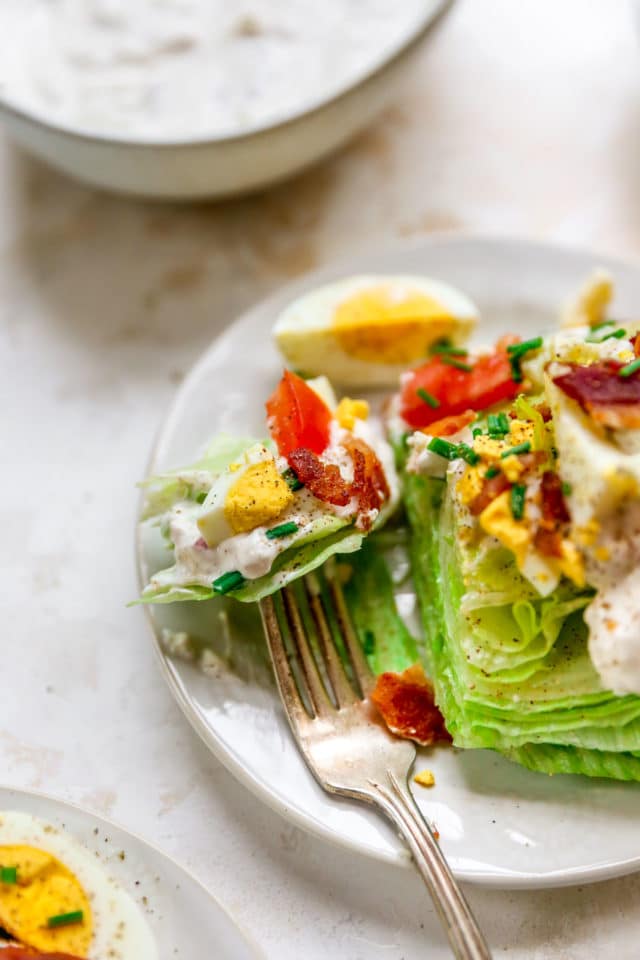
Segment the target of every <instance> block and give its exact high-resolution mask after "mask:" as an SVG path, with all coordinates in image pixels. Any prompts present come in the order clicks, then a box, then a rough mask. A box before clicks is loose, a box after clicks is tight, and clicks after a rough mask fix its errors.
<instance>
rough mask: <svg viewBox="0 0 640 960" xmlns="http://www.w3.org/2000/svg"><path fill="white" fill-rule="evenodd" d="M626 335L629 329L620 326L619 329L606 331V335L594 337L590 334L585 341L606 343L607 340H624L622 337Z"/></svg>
mask: <svg viewBox="0 0 640 960" xmlns="http://www.w3.org/2000/svg"><path fill="white" fill-rule="evenodd" d="M626 336H627V331H626V330H623V329H622V327H620V328H619V329H618V330H611V332H610V333H605V335H604V337H594V336H592V335H591V334H589V336H588V337H586V338H585V343H604V342H605V340H611V339H615V340H622V338H623V337H626Z"/></svg>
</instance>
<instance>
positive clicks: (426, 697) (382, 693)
mask: <svg viewBox="0 0 640 960" xmlns="http://www.w3.org/2000/svg"><path fill="white" fill-rule="evenodd" d="M371 699H372V701H373V703H374V704H375V706H376V707H377V708H378V710H379V711H380V713H381V714H382V718H383V720H384V722H385V723H386V725H387V726H388V728H389V730H390V731H391V733H395V734H396V736H398V737H404V738H405V739H406V740H415V741H416V743H419V744H421V745H422V746H423V747H428V746H429V745H430V744H432V743H435V742H436V740H445V741H447V742H451V736H450V735H449V733H448V732H447V729H446V727H445V725H444V718H443V716H442V714H441V713H440V711H439V710H438V708H437V706H436V704H435V699H434V693H433V686H432V684H431V683H430V682H429V680H428V679H427V678H426V676H425V673H424V670H423V669H422V667H421V666H420V664H418V663H416V664H414V665H413V666H412V667H409V668H408V669H407V670H405V671H404V673H382V674H380V676H379V677H378V679H377V681H376V685H375V687H374V690H373V693H372V694H371Z"/></svg>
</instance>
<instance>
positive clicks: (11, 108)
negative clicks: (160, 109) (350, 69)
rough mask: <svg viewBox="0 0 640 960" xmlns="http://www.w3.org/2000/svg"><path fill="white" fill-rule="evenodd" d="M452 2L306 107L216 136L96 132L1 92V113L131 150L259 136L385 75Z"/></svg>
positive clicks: (439, 3)
mask: <svg viewBox="0 0 640 960" xmlns="http://www.w3.org/2000/svg"><path fill="white" fill-rule="evenodd" d="M452 4H453V0H425V9H424V11H423V12H422V14H421V15H420V16H419V17H418V18H417V22H416V23H415V24H414V26H413V27H411V29H410V30H409V32H408V34H407V35H406V36H404V38H403V39H401V40H400V41H399V43H398V44H396V45H395V46H394V47H392V48H391V49H390V50H389V52H388V53H387V54H386V55H385V56H384V57H382V59H380V60H377V61H376V62H375V63H374V65H373V66H372V67H368V68H367V67H365V68H364V69H363V70H361V72H360V73H359V74H358V75H356V78H355V79H352V80H349V81H345V82H344V83H343V84H342V85H340V86H339V87H338V88H337V90H335V91H334V92H333V93H330V94H328V95H325V96H324V97H316V98H315V99H313V98H312V99H311V100H309V101H307V105H306V106H302V107H300V108H298V109H297V110H295V111H293V112H289V113H287V114H285V115H284V116H282V117H280V118H278V117H276V118H275V119H272V120H267V121H263V122H262V123H258V124H255V125H253V126H249V127H247V128H246V129H245V130H244V131H242V132H233V133H231V132H230V133H226V134H225V133H222V134H220V135H218V136H211V135H208V136H207V135H206V134H204V135H201V136H195V137H176V138H171V139H170V138H164V139H162V138H160V139H158V138H153V137H149V138H148V139H145V138H142V137H131V136H124V135H122V136H119V135H117V134H107V133H97V132H89V131H85V130H83V129H82V128H80V127H76V126H72V125H70V124H65V123H55V122H53V121H51V120H47V119H46V118H45V117H42V116H40V115H39V114H38V113H33V112H32V111H30V110H27V109H24V108H23V107H20V106H17V105H16V104H14V103H11V102H10V100H8V99H7V98H6V97H4V96H2V95H0V115H1V114H2V113H4V114H8V115H9V116H11V117H13V118H14V119H16V120H19V121H21V122H23V123H28V124H32V125H34V126H37V127H40V128H41V129H44V130H45V131H47V132H48V133H51V134H54V135H63V136H66V137H69V138H71V139H73V140H77V141H80V142H82V143H87V144H93V145H97V146H103V145H107V146H116V147H126V148H127V149H133V150H148V149H149V148H151V149H154V150H171V149H174V148H180V147H191V148H202V147H212V146H216V145H218V144H220V145H223V144H233V143H240V142H242V141H247V140H251V139H259V138H260V137H264V136H267V135H270V134H272V133H275V132H279V131H281V130H284V129H286V128H288V127H293V126H295V124H297V123H299V122H300V121H301V120H306V119H308V118H311V117H313V116H316V115H318V114H320V113H321V112H322V111H323V110H324V109H325V108H327V107H329V106H332V105H333V104H335V103H338V102H340V101H342V100H346V99H347V98H348V97H350V96H351V95H352V94H353V93H355V92H356V91H358V90H360V89H362V88H363V87H364V86H366V85H367V84H368V83H369V82H370V81H372V80H374V79H376V78H378V77H379V76H381V75H382V74H384V73H385V72H386V71H387V70H388V69H390V68H391V67H393V66H394V65H395V64H396V63H399V62H400V61H401V60H403V59H404V58H405V57H406V56H408V55H410V54H411V53H412V52H413V51H414V50H415V49H416V48H417V47H418V46H419V45H420V43H421V42H422V40H423V39H424V38H425V37H426V35H427V34H428V33H429V31H430V30H431V29H432V27H435V25H436V24H437V23H438V21H439V20H440V18H441V17H442V16H443V15H444V14H445V13H446V12H447V10H448V9H449V8H450V7H451V5H452Z"/></svg>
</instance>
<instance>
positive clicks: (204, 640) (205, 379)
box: [140, 236, 640, 887]
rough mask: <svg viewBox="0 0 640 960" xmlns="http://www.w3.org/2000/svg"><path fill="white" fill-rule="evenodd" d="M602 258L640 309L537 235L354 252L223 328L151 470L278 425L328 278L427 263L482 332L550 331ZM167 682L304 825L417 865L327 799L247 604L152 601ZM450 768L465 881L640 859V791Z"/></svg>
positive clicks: (587, 257)
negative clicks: (267, 417) (316, 294)
mask: <svg viewBox="0 0 640 960" xmlns="http://www.w3.org/2000/svg"><path fill="white" fill-rule="evenodd" d="M597 265H601V266H604V267H607V268H608V269H610V270H611V272H612V273H613V274H614V275H615V278H616V282H617V290H618V293H617V296H616V304H615V306H616V315H617V316H619V317H621V318H624V317H627V316H635V315H637V312H638V308H639V305H640V271H639V270H638V268H636V267H632V266H630V265H628V264H624V263H619V262H615V261H610V260H608V259H607V258H604V257H600V256H598V255H595V254H591V253H586V252H579V251H572V250H566V249H562V248H556V247H551V246H542V245H536V244H533V243H527V242H522V241H513V240H498V239H487V238H484V239H483V238H469V237H456V236H444V237H433V238H430V239H427V240H422V241H420V242H419V243H415V244H409V245H406V244H402V245H397V246H395V247H393V248H391V249H386V250H378V251H375V252H372V253H370V254H362V255H360V256H358V257H354V258H352V259H349V260H345V261H344V262H341V263H339V264H337V265H335V266H333V267H331V268H329V269H327V270H324V271H322V272H320V273H316V274H314V275H312V276H309V277H307V278H305V279H304V280H302V281H301V282H299V283H296V284H294V285H292V286H290V287H288V288H286V289H285V290H283V291H282V292H281V293H279V294H278V295H277V296H275V297H273V298H271V299H269V300H267V301H266V302H264V303H262V304H260V305H258V306H257V307H255V308H254V309H253V310H251V311H249V313H247V314H246V315H245V316H244V317H242V318H241V319H240V320H238V321H237V322H236V323H235V324H234V325H233V326H232V327H231V328H229V329H228V330H227V331H226V332H225V333H224V334H223V335H222V336H221V337H219V338H218V339H217V340H216V341H215V342H214V343H213V344H212V346H211V347H210V349H209V350H208V351H207V352H206V353H205V354H204V356H203V357H202V358H201V360H200V361H199V363H198V364H197V365H196V366H195V368H194V369H193V370H192V371H191V373H190V375H189V376H188V377H187V379H186V380H185V382H184V383H183V385H182V387H181V388H180V390H179V392H178V395H177V397H176V400H175V402H174V405H173V408H172V409H171V411H170V413H169V415H168V417H167V419H166V421H165V423H164V425H163V427H162V430H161V432H160V436H159V439H158V442H157V445H156V447H155V450H154V453H153V458H152V462H151V464H150V472H156V471H159V470H163V469H166V468H170V467H175V466H178V465H181V464H185V463H189V462H190V461H192V460H193V459H194V454H195V453H196V452H197V451H198V450H199V449H200V448H201V447H202V445H203V444H204V443H205V442H206V441H207V440H208V439H209V438H210V437H212V436H213V435H214V434H215V433H217V432H218V431H221V430H222V431H228V432H231V433H233V432H239V433H241V434H246V433H247V432H248V433H254V435H257V436H262V435H263V434H264V430H265V427H264V419H263V417H264V413H263V409H264V408H263V404H264V400H265V398H266V397H267V396H268V395H269V393H270V392H271V390H272V389H273V386H274V384H275V382H276V380H277V378H278V376H279V372H280V369H281V367H282V362H281V360H280V359H279V357H278V355H277V353H276V351H275V349H274V347H273V346H272V344H271V338H270V330H271V327H272V324H273V322H274V319H275V317H276V315H277V313H278V311H279V310H280V309H281V308H282V307H283V306H284V305H285V304H286V303H287V302H288V301H289V300H290V299H291V298H292V297H294V296H296V295H298V294H300V293H301V292H302V291H304V290H308V289H310V288H312V287H314V286H316V285H317V284H319V283H322V282H326V281H328V280H332V279H335V278H338V277H341V276H346V275H348V274H351V273H356V272H365V271H366V272H375V271H380V272H386V273H405V274H406V273H424V274H427V275H429V276H432V277H437V278H438V279H440V280H444V281H446V282H448V283H451V284H453V285H455V286H458V287H460V288H461V289H462V290H463V291H465V293H467V294H469V295H470V296H471V297H472V298H473V299H474V300H475V301H476V302H477V303H478V305H479V306H480V308H481V311H482V316H483V318H484V319H483V323H482V327H481V330H480V338H481V339H488V340H491V339H493V338H494V337H495V336H496V335H498V334H499V333H501V332H504V331H506V330H510V331H514V332H516V333H519V334H521V335H523V336H525V337H526V336H531V335H533V334H534V333H537V332H539V331H540V330H544V329H545V328H550V327H552V326H553V325H554V323H555V322H556V315H557V310H558V307H559V306H560V305H561V304H562V303H563V302H564V301H565V300H566V299H567V297H568V296H569V295H571V293H572V292H573V291H574V290H575V288H576V287H577V286H579V285H580V283H581V282H582V281H583V280H584V278H585V276H586V275H587V274H589V272H590V271H591V270H592V269H593V268H594V266H597ZM141 539H142V542H141V544H140V546H141V550H140V559H141V571H142V575H143V576H144V575H145V573H146V572H148V571H149V570H154V569H157V568H158V567H159V566H165V565H166V563H167V554H166V551H165V552H164V553H163V548H162V546H161V544H160V543H159V541H158V539H157V538H154V537H153V536H147V535H145V536H144V537H142V538H141ZM149 612H150V616H151V620H152V623H153V626H154V628H155V636H156V645H157V649H158V652H159V654H160V659H161V663H162V665H163V669H164V673H165V676H166V678H167V680H168V682H169V684H170V686H171V688H172V690H173V692H174V694H175V696H176V698H177V700H178V702H179V703H180V705H181V706H182V709H183V710H184V712H185V713H186V715H187V717H188V718H189V720H190V721H191V723H192V724H193V726H194V727H195V728H196V730H197V731H198V732H199V733H200V735H201V736H202V738H203V739H204V741H205V743H206V744H207V745H208V746H209V747H210V748H211V750H212V751H213V752H214V753H215V754H216V755H217V756H218V757H219V758H220V759H221V760H222V761H223V763H225V764H226V766H227V767H228V768H229V769H230V770H231V771H232V772H233V773H234V774H235V775H236V776H237V777H238V778H239V779H240V780H242V781H243V782H244V783H246V784H247V786H249V787H250V789H252V790H253V791H254V792H255V793H256V794H258V795H259V796H261V797H262V798H263V799H264V800H265V801H266V802H267V803H269V804H270V805H271V806H272V807H274V808H275V809H276V810H279V811H280V812H281V813H282V814H283V815H284V816H285V817H287V818H288V819H289V820H291V821H293V822H295V823H297V824H299V825H300V826H302V827H305V828H306V829H308V830H311V831H313V832H314V833H316V834H319V835H322V836H324V837H327V838H329V839H330V840H333V841H334V842H336V843H339V844H341V845H342V846H345V847H349V848H351V849H353V850H357V851H360V852H362V853H366V854H369V855H371V856H374V857H377V858H379V859H383V860H387V861H391V862H395V863H399V862H403V861H405V862H406V854H405V853H404V850H403V848H402V846H401V844H400V842H399V840H398V839H397V838H396V837H395V835H394V834H393V832H392V831H391V830H390V829H387V827H386V825H385V824H384V823H383V821H382V820H380V819H378V817H377V816H376V815H375V814H374V813H372V812H371V811H369V810H368V809H366V808H364V807H360V806H357V805H355V804H350V803H348V802H340V801H337V800H335V799H332V798H330V797H329V796H328V795H326V794H325V793H324V792H323V791H322V790H321V789H320V787H318V785H317V784H316V782H315V780H314V779H313V778H312V777H311V775H310V774H309V773H308V772H307V769H306V767H305V765H304V763H303V761H302V760H301V758H300V756H299V754H298V751H297V749H296V747H295V744H294V742H293V739H292V738H291V736H290V732H289V728H288V726H287V723H286V721H285V718H284V716H283V713H282V710H281V708H280V704H279V701H278V697H277V694H276V692H275V689H274V687H273V684H272V682H271V673H270V668H269V664H268V662H267V659H266V651H265V646H264V643H263V640H262V634H261V630H260V624H259V618H258V616H257V612H256V610H255V609H254V608H253V607H251V606H247V605H243V604H239V603H237V602H233V601H228V602H225V603H221V604H218V603H206V602H205V603H195V604H194V603H192V604H173V605H169V606H158V607H155V608H153V610H150V611H149ZM166 628H169V629H174V630H176V629H177V630H186V631H189V633H190V634H192V635H193V636H194V637H196V638H198V641H197V643H196V646H197V648H198V649H197V653H198V654H201V656H200V661H199V664H196V663H194V662H189V661H188V660H185V659H182V658H179V657H173V658H172V657H168V656H166V655H165V654H164V653H163V652H162V643H161V641H162V631H163V629H166ZM418 766H419V767H424V766H428V767H429V768H431V769H432V770H433V771H434V772H435V776H436V786H435V787H434V788H433V789H431V790H425V789H424V788H419V787H416V788H415V792H416V798H417V800H418V802H419V804H420V806H421V807H422V809H423V810H424V811H425V813H426V814H427V815H428V816H429V817H430V818H431V819H432V820H433V821H435V823H436V825H437V827H438V829H439V831H440V837H441V843H442V847H443V849H444V851H445V853H446V855H447V857H448V859H449V862H450V863H451V865H452V867H453V869H454V871H455V873H456V874H457V876H458V877H460V878H461V879H465V880H470V881H475V882H478V883H484V884H493V885H496V886H503V887H536V886H559V885H562V884H570V883H575V882H578V881H586V880H596V879H604V878H605V877H613V876H616V875H619V874H623V873H627V872H631V871H633V870H637V869H639V868H640V818H639V817H638V802H639V800H640V787H638V786H637V785H633V784H623V783H614V782H606V781H604V780H589V779H588V778H580V777H575V776H557V777H554V778H550V777H547V776H544V775H542V774H538V773H532V772H530V771H527V770H525V769H523V768H522V767H519V766H517V765H516V764H513V763H510V762H508V761H507V760H505V759H504V758H502V757H500V756H499V755H498V754H494V753H492V752H489V751H465V752H460V751H455V750H452V749H438V750H435V751H432V752H428V751H422V752H421V755H420V757H419V762H418Z"/></svg>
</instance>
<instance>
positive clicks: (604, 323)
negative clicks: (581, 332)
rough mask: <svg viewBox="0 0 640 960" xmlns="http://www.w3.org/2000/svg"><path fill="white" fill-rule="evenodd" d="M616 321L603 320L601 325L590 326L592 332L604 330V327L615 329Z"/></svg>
mask: <svg viewBox="0 0 640 960" xmlns="http://www.w3.org/2000/svg"><path fill="white" fill-rule="evenodd" d="M615 325H616V322H615V320H601V321H600V323H593V324H590V326H591V329H592V330H602V328H603V327H615Z"/></svg>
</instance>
